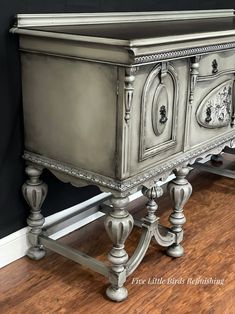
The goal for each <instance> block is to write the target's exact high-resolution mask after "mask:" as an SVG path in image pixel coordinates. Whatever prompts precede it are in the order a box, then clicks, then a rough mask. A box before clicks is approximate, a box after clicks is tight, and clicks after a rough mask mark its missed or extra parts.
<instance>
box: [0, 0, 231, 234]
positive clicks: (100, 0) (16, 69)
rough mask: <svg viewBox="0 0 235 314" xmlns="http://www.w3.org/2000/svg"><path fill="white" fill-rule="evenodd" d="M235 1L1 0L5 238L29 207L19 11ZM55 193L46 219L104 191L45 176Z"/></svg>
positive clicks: (0, 205)
mask: <svg viewBox="0 0 235 314" xmlns="http://www.w3.org/2000/svg"><path fill="white" fill-rule="evenodd" d="M233 7H235V3H234V0H233V1H228V0H227V1H225V0H224V1H221V0H220V1H219V0H217V1H210V0H204V1H199V0H194V1H187V0H160V1H156V0H144V1H140V0H132V1H127V0H119V1H118V0H116V1H114V0H109V1H108V0H93V1H92V0H46V1H40V0H7V1H6V0H0V95H1V98H0V238H1V237H4V236H6V235H8V234H10V233H12V232H14V231H16V230H18V229H20V228H22V227H24V226H25V225H26V216H27V214H28V208H27V205H26V204H25V202H24V200H23V198H22V196H21V185H22V184H23V182H24V181H25V175H24V171H23V168H24V164H23V161H22V159H21V155H22V152H23V121H22V103H21V85H20V64H19V54H18V42H17V37H16V36H13V35H11V34H9V33H8V30H9V28H10V26H11V25H12V19H13V17H14V15H15V14H16V13H50V12H51V13H56V12H98V11H148V10H190V9H191V10H194V9H216V8H233ZM44 180H45V181H46V182H47V183H48V186H49V194H48V197H47V200H46V201H45V203H44V206H43V212H44V215H49V214H52V213H54V212H56V211H59V210H61V209H64V208H67V207H69V206H72V205H74V204H76V203H79V202H81V201H83V200H85V199H87V198H89V197H91V196H92V195H95V194H97V193H99V190H98V189H97V188H95V187H92V186H89V187H86V188H80V189H77V188H74V187H72V186H70V185H69V184H62V183H60V182H59V181H58V180H56V179H55V178H54V177H53V176H52V175H51V174H49V173H45V175H44Z"/></svg>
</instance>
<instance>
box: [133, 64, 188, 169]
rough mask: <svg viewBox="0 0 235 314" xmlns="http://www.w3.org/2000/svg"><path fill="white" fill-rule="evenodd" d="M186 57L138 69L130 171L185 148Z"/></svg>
mask: <svg viewBox="0 0 235 314" xmlns="http://www.w3.org/2000/svg"><path fill="white" fill-rule="evenodd" d="M188 69H189V68H188V63H187V60H178V61H174V62H168V63H159V64H156V65H155V66H152V65H151V66H145V67H142V68H140V69H139V72H138V74H137V76H136V81H135V90H134V99H133V112H132V114H133V117H134V119H133V120H132V137H131V168H132V169H131V172H132V173H134V172H136V171H141V170H143V169H145V168H147V167H150V166H152V165H155V164H156V163H158V162H161V161H162V160H165V159H166V158H168V157H171V156H172V155H174V154H177V153H179V152H180V151H183V135H184V127H185V116H186V110H185V109H186V102H187V84H188V75H189V70H188Z"/></svg>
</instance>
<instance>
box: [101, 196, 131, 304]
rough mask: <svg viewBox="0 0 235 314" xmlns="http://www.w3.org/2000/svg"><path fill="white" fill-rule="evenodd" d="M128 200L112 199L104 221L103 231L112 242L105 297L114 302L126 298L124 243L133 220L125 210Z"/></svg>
mask: <svg viewBox="0 0 235 314" xmlns="http://www.w3.org/2000/svg"><path fill="white" fill-rule="evenodd" d="M128 202H129V199H128V198H112V200H111V203H112V205H113V211H112V212H110V213H109V214H108V215H107V216H106V219H105V223H104V225H105V229H106V231H107V233H108V235H109V237H110V239H111V240H112V242H113V248H112V250H111V251H110V253H109V255H108V259H109V261H110V262H111V271H110V277H109V280H110V283H111V286H110V287H108V289H107V290H106V294H107V296H108V297H109V298H110V299H111V300H114V301H122V300H124V299H126V298H127V295H128V293H127V289H126V288H125V287H124V286H123V284H124V282H125V281H126V268H125V265H126V262H127V261H128V255H127V252H126V250H125V248H124V243H125V241H126V239H127V237H128V236H129V234H130V233H131V230H132V228H133V224H134V220H133V218H132V216H131V215H130V214H129V213H128V211H127V210H126V207H127V205H128Z"/></svg>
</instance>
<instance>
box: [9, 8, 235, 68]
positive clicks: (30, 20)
mask: <svg viewBox="0 0 235 314" xmlns="http://www.w3.org/2000/svg"><path fill="white" fill-rule="evenodd" d="M11 32H12V33H17V34H19V35H20V36H21V41H20V48H21V50H22V51H34V52H40V53H48V54H56V55H63V56H69V57H75V58H82V59H89V60H94V61H99V62H108V63H115V64H119V65H132V64H146V63H152V62H156V61H159V60H171V59H176V58H183V57H188V56H193V55H197V54H207V53H210V52H213V51H214V52H215V51H222V50H228V49H234V48H235V15H234V10H232V9H229V10H206V11H200V10H199V11H179V12H173V11H172V12H170V11H168V12H121V13H112V12H111V13H79V14H72V13H70V14H18V15H17V16H16V23H15V25H14V26H13V28H11ZM36 41H37V42H36ZM80 48H82V49H80Z"/></svg>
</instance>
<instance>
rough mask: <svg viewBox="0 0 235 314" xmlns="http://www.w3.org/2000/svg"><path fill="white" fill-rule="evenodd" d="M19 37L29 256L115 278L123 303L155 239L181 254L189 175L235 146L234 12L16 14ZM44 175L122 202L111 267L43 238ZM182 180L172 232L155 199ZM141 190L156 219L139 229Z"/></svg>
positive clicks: (109, 225)
mask: <svg viewBox="0 0 235 314" xmlns="http://www.w3.org/2000/svg"><path fill="white" fill-rule="evenodd" d="M11 32H12V33H17V34H19V43H20V53H21V62H22V87H23V106H24V128H25V153H24V159H25V160H26V162H27V167H26V173H27V174H28V176H29V180H28V181H27V182H26V183H25V184H24V186H23V194H24V197H25V199H26V200H27V202H28V204H29V206H30V208H31V213H30V216H29V218H28V225H29V226H30V228H31V229H30V233H29V241H30V243H31V248H30V249H29V251H28V256H29V257H30V258H32V259H40V258H42V257H43V256H44V255H45V250H44V247H46V248H49V249H52V250H54V251H55V252H58V253H60V254H62V255H64V256H67V257H68V258H71V259H72V260H74V261H76V262H78V263H80V264H82V265H86V266H87V267H89V268H90V269H92V270H94V271H96V272H98V273H100V274H103V275H104V276H106V277H107V278H108V280H109V282H110V286H109V287H108V288H107V291H106V293H107V296H108V297H109V298H110V299H111V300H115V301H122V300H124V299H126V298H127V295H128V293H127V289H126V288H125V287H124V283H125V281H126V278H127V276H129V275H130V274H131V273H132V272H133V271H134V270H135V269H136V267H137V266H138V265H139V264H140V262H141V260H142V259H143V257H144V255H145V252H146V250H147V248H148V246H149V243H150V241H151V239H152V238H154V239H155V241H156V242H157V243H158V244H160V245H162V246H164V247H166V252H167V254H168V255H169V256H172V257H180V256H182V255H183V247H182V245H181V241H182V239H183V224H184V223H185V222H186V219H185V216H184V213H183V207H184V204H185V203H186V202H187V200H188V198H189V197H190V195H191V192H192V187H191V185H190V183H189V182H188V181H187V179H186V176H187V174H188V172H189V168H188V166H189V165H191V164H193V163H194V162H195V160H197V159H199V158H203V157H205V156H207V155H210V154H219V153H220V152H221V151H222V150H223V149H224V148H225V147H226V146H228V147H231V148H232V147H234V146H235V141H234V139H235V130H234V119H235V108H234V106H235V101H234V73H235V17H234V11H233V10H212V11H194V12H192V11H182V12H141V13H99V14H34V15H18V16H17V19H16V23H15V25H14V27H13V28H12V29H11ZM43 168H47V169H49V170H50V171H51V172H52V173H53V174H54V175H55V176H56V177H58V179H59V180H62V181H64V182H70V183H71V184H73V185H75V186H81V185H87V184H95V185H97V186H98V187H99V188H100V189H101V190H102V191H106V192H111V193H112V197H111V200H109V201H107V202H105V203H104V204H103V205H102V206H103V210H104V211H105V212H106V219H105V229H106V231H107V233H108V235H109V237H110V239H111V241H112V243H113V247H112V249H111V251H110V252H109V254H108V261H109V265H106V264H104V263H102V262H100V261H98V260H96V259H94V258H92V257H89V256H87V255H86V254H84V253H82V252H80V251H75V250H74V249H71V248H69V247H67V246H64V245H62V244H59V243H58V242H56V241H55V240H52V239H51V238H50V237H49V236H48V235H47V234H46V232H45V231H44V230H43V223H44V218H43V216H42V214H41V211H40V208H41V205H42V203H43V201H44V199H45V197H46V194H47V186H46V184H45V183H43V182H42V181H41V180H40V175H41V173H42V170H43ZM172 172H174V174H175V179H173V181H172V182H170V183H169V185H168V188H169V192H170V196H171V199H172V204H173V211H172V213H171V215H170V218H169V221H170V223H171V225H172V228H167V227H165V226H162V225H161V224H160V222H159V218H158V217H157V216H156V215H155V212H156V210H157V204H156V200H155V199H156V198H157V197H160V196H161V195H162V189H161V188H160V187H159V186H158V185H157V182H158V181H160V180H164V179H165V178H167V177H168V176H169V175H170V174H171V173H172ZM140 189H141V190H142V192H143V194H144V195H145V196H146V198H147V199H148V202H147V206H146V207H147V215H146V217H144V218H143V219H142V220H134V219H133V217H132V216H131V214H130V213H129V212H128V211H127V209H126V208H127V205H128V202H129V198H128V196H129V195H130V194H132V193H134V192H136V191H137V190H140ZM134 224H135V225H136V226H139V227H141V228H142V235H141V238H140V241H139V244H138V245H137V247H136V251H135V252H134V254H133V256H131V257H130V258H129V257H128V255H127V252H126V251H125V246H124V244H125V241H126V239H127V238H128V236H129V234H130V232H131V230H132V228H133V225H134Z"/></svg>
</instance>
